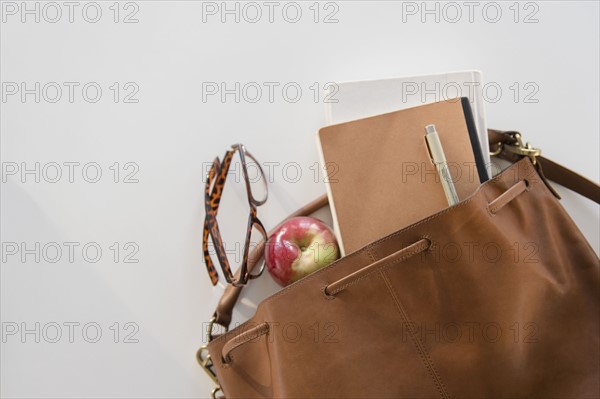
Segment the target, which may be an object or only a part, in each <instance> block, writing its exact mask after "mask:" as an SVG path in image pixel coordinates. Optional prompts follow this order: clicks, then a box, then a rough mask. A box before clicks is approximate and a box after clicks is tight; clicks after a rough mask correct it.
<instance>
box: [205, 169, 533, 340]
mask: <svg viewBox="0 0 600 399" xmlns="http://www.w3.org/2000/svg"><path fill="white" fill-rule="evenodd" d="M526 159H527V158H523V159H522V160H521V161H517V162H515V163H514V164H512V165H511V166H510V167H508V168H507V169H505V170H503V171H502V172H501V173H500V174H499V175H497V176H495V177H493V178H492V179H490V180H488V181H487V182H486V184H490V183H492V182H498V181H503V180H505V179H507V177H506V176H505V175H504V174H505V172H506V171H507V170H509V169H511V168H513V167H516V168H517V169H518V166H515V165H518V164H519V162H525V160H526ZM529 165H531V164H529ZM533 172H534V173H536V174H537V171H536V170H535V169H533ZM487 187H488V186H487V185H486V186H481V192H485V191H486V190H487ZM478 191H479V190H478ZM475 198H476V197H471V198H468V199H466V200H464V201H463V202H460V203H458V204H456V205H454V206H452V207H450V208H446V209H445V210H444V211H442V212H440V213H437V214H435V215H431V216H429V217H428V218H426V219H423V220H421V221H419V222H417V223H415V224H412V225H410V226H408V227H405V228H403V229H402V230H399V231H397V232H395V233H392V234H390V235H389V236H386V237H383V238H381V239H379V240H377V241H374V242H373V243H371V244H369V245H367V246H365V247H364V248H361V249H359V250H357V251H356V252H353V253H351V254H349V255H346V256H345V257H343V258H340V259H338V260H336V261H335V262H333V263H332V264H330V265H328V266H327V267H324V268H322V269H319V270H317V271H315V272H313V273H311V274H309V275H308V276H306V277H304V278H303V279H302V280H299V281H298V282H296V283H295V284H294V285H292V286H288V287H285V288H283V289H282V290H281V291H279V292H276V293H275V294H273V295H272V296H270V297H268V298H266V299H265V300H263V301H262V302H261V303H260V305H263V304H266V303H268V302H270V301H272V300H274V299H275V298H278V297H279V296H281V295H284V294H286V293H287V292H290V290H291V289H292V288H294V289H297V288H298V287H299V286H301V285H302V284H307V283H308V282H309V281H311V280H313V279H315V278H317V277H318V276H320V275H321V273H325V272H326V271H327V270H334V269H335V268H337V267H339V265H343V264H344V263H343V262H341V261H342V260H345V262H349V261H350V260H351V259H354V258H356V257H358V256H359V255H362V254H364V253H365V252H367V253H368V251H369V250H370V249H371V247H375V246H378V245H380V244H382V243H384V242H386V241H388V240H391V239H393V238H396V237H397V236H399V235H401V234H404V233H406V232H408V231H410V230H413V229H415V228H416V227H417V226H420V225H422V224H424V223H427V222H429V221H430V220H433V219H437V218H440V217H442V215H444V214H446V213H448V212H450V211H451V210H454V209H458V208H460V207H462V206H465V205H467V204H469V203H471V202H472V201H473V199H475ZM249 321H251V320H248V321H246V322H244V323H242V324H241V325H239V326H238V327H237V328H240V327H242V326H244V325H245V324H246V323H248V322H249ZM223 337H224V334H223V335H221V336H219V337H216V338H214V339H213V341H212V342H215V341H220V340H222V339H223Z"/></svg>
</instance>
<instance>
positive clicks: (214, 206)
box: [202, 144, 269, 286]
mask: <svg viewBox="0 0 600 399" xmlns="http://www.w3.org/2000/svg"><path fill="white" fill-rule="evenodd" d="M236 153H237V154H239V157H240V163H241V165H242V174H243V175H244V182H245V183H246V193H247V195H248V205H249V206H250V215H249V216H248V224H247V228H246V241H245V244H244V255H243V258H242V264H241V266H240V267H241V273H240V275H239V278H238V279H236V278H235V276H234V275H233V273H232V272H231V267H230V265H229V260H228V259H227V254H226V252H225V247H224V245H223V241H222V239H221V233H220V231H219V225H218V224H217V212H218V211H219V203H220V202H221V196H222V194H223V187H224V186H225V180H226V179H227V173H228V172H229V167H230V166H231V161H232V159H233V156H234V155H235V154H236ZM246 157H247V158H250V159H251V160H252V161H253V162H254V163H255V164H256V166H257V168H258V171H259V173H260V176H259V178H260V180H261V181H262V182H263V184H264V192H265V194H264V198H262V199H260V200H257V199H256V198H255V197H254V194H253V193H252V186H251V184H250V179H249V178H248V166H247V164H246ZM268 194H269V193H268V187H267V180H266V179H265V174H264V172H263V170H262V167H261V166H260V164H259V163H258V161H257V160H256V158H254V157H253V156H252V154H250V153H249V152H248V150H246V147H244V145H243V144H234V145H232V146H231V150H229V151H227V152H226V153H225V156H224V157H223V161H219V158H218V157H217V158H215V160H214V161H213V164H212V167H211V168H210V170H209V172H208V177H207V179H206V187H205V190H204V207H205V210H206V216H205V218H204V232H203V236H202V250H203V252H204V262H205V263H206V268H207V270H208V275H209V276H210V280H211V282H212V284H213V285H216V284H217V282H218V281H219V274H218V273H217V269H216V268H215V266H214V263H213V261H212V259H211V256H210V253H209V251H208V238H209V236H210V238H211V240H212V242H213V246H214V248H215V253H216V255H217V259H218V261H219V264H220V265H221V269H222V270H223V273H224V274H225V279H226V280H227V282H228V283H231V284H233V285H234V286H241V285H245V284H246V283H247V282H248V280H252V279H255V278H257V277H259V276H260V275H261V274H262V272H263V271H264V269H265V264H264V262H263V264H262V266H261V267H260V269H259V270H258V272H257V273H256V274H251V273H250V272H249V271H248V255H249V250H250V240H251V237H252V230H253V229H254V228H255V227H256V229H257V230H258V231H259V232H260V233H261V234H262V236H263V239H264V242H266V241H267V232H266V230H265V227H264V226H263V224H262V222H261V221H260V220H259V219H258V217H257V216H256V213H257V211H256V209H257V207H259V206H261V205H263V204H264V203H265V202H266V201H267V197H268Z"/></svg>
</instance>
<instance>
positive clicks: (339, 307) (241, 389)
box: [198, 131, 600, 399]
mask: <svg viewBox="0 0 600 399" xmlns="http://www.w3.org/2000/svg"><path fill="white" fill-rule="evenodd" d="M489 137H490V150H491V151H492V152H494V155H497V156H499V157H501V158H504V159H507V160H510V161H514V164H513V165H512V166H510V167H508V168H507V169H505V170H504V171H503V172H501V173H500V174H498V175H497V176H496V177H495V178H493V179H491V180H489V181H488V182H486V183H484V184H482V185H481V186H480V187H479V189H478V190H477V191H476V192H475V193H474V194H473V195H472V196H471V197H469V198H468V199H466V200H464V201H462V202H460V203H459V204H457V205H455V206H453V207H451V208H448V209H446V210H444V211H442V212H439V213H437V214H435V215H433V216H431V217H429V218H427V219H425V220H422V221H420V222H418V223H416V224H413V225H411V226H409V227H407V228H404V229H402V230H400V231H398V232H396V233H393V234H391V235H389V236H387V237H383V238H381V239H380V240H378V241H376V242H373V243H371V244H369V245H367V246H366V247H364V248H362V249H360V250H358V251H356V252H354V253H352V254H349V255H347V256H345V257H343V258H341V259H339V260H338V261H336V262H334V263H332V264H331V265H329V266H327V267H326V268H323V269H321V270H319V271H317V272H315V273H313V274H311V275H309V276H307V277H305V278H304V279H302V280H300V281H298V282H297V283H295V284H292V285H290V286H289V287H286V288H284V289H283V290H281V291H280V292H278V293H276V294H275V295H273V296H271V297H269V298H267V299H265V300H264V301H263V302H262V303H261V304H260V305H259V306H258V309H257V311H256V314H255V315H254V316H253V317H252V318H251V319H250V320H248V321H247V322H245V323H244V324H242V325H240V326H239V327H237V328H235V329H234V330H232V331H229V332H226V333H224V334H221V335H216V336H214V337H212V336H211V337H210V338H211V341H210V342H209V343H208V346H207V351H208V353H207V351H206V350H202V349H201V350H200V351H199V352H198V358H199V361H200V362H201V364H202V365H203V367H204V368H205V369H206V370H207V371H208V372H209V373H215V374H216V376H215V382H217V383H218V384H219V386H220V390H221V391H222V392H223V393H224V394H225V396H226V397H227V398H230V399H231V398H317V397H319V398H400V397H404V398H434V397H441V398H451V397H454V398H524V397H530V398H597V397H599V396H600V382H599V380H600V376H599V373H600V341H599V333H600V332H599V310H600V309H599V303H600V302H599V292H600V290H599V288H600V284H599V283H600V272H599V270H600V268H599V259H598V257H597V256H596V254H595V252H594V251H593V249H592V248H591V247H590V245H589V244H588V242H587V241H586V239H585V238H584V236H583V235H582V233H581V232H580V231H579V229H578V228H577V226H576V225H575V224H574V222H573V221H572V220H571V218H570V217H569V215H567V213H566V212H565V210H564V209H563V207H562V206H561V205H560V203H559V202H558V200H557V198H556V197H557V195H556V193H555V192H554V191H553V190H552V189H551V188H550V186H549V184H548V183H547V181H546V177H548V178H549V179H551V180H554V181H556V182H557V183H559V184H561V185H563V186H566V187H568V188H571V189H573V190H574V191H576V192H578V193H580V194H582V195H584V196H586V197H587V198H590V199H592V200H594V201H596V202H597V203H598V202H600V187H599V186H598V185H596V184H594V183H592V182H590V181H588V180H586V179H585V178H583V177H581V176H579V175H577V174H576V173H574V172H571V171H569V170H567V169H565V168H563V167H561V166H559V165H558V164H556V163H554V162H552V161H550V160H548V159H545V158H543V157H541V156H539V152H538V151H537V150H535V149H532V148H531V147H529V146H525V145H523V144H522V142H521V139H520V136H519V135H518V134H515V133H514V132H510V133H501V132H498V131H490V132H489ZM542 169H543V172H542ZM326 203H327V198H326V197H325V196H323V197H321V198H319V199H317V200H316V201H314V202H312V203H311V204H309V205H307V206H306V207H304V208H302V209H300V210H299V211H298V212H296V213H295V214H294V215H291V216H295V215H306V214H310V213H312V212H314V211H315V210H317V209H318V208H320V207H322V206H324V205H325V204H326ZM261 251H262V246H259V247H258V248H257V253H256V254H255V256H252V257H251V258H252V259H253V260H254V261H255V262H254V264H255V263H256V262H258V258H259V256H257V255H260V254H261ZM254 264H252V265H250V267H253V266H254ZM239 293H240V288H239V287H238V288H235V287H229V288H228V289H227V290H226V292H225V295H224V296H223V298H222V299H221V301H220V303H219V305H218V308H217V310H216V312H215V314H214V317H213V319H212V322H211V327H212V324H213V323H214V324H218V325H221V326H223V327H225V328H227V327H229V324H230V323H231V313H232V309H233V307H234V305H235V302H236V300H237V298H238V296H239ZM209 335H210V334H209ZM218 390H219V387H218V388H216V389H215V392H213V396H214V395H215V394H216V391H218Z"/></svg>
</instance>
